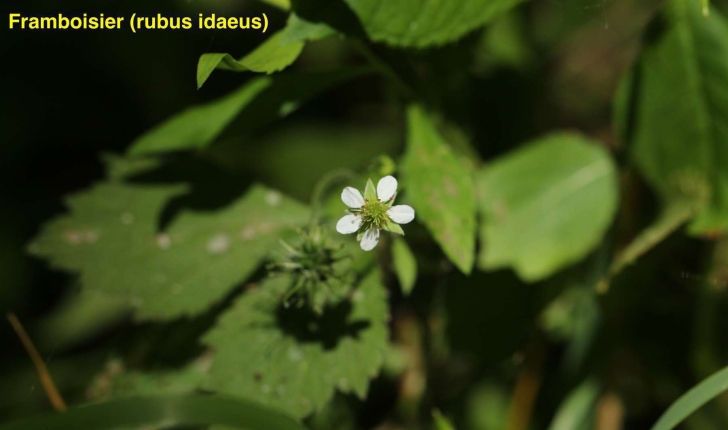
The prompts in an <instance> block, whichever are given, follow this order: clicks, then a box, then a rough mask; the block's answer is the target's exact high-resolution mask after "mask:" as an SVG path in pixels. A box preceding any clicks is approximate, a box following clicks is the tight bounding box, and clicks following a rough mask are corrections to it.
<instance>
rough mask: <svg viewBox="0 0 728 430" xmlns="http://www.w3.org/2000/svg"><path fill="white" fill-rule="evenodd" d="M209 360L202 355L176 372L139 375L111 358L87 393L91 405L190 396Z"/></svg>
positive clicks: (140, 373)
mask: <svg viewBox="0 0 728 430" xmlns="http://www.w3.org/2000/svg"><path fill="white" fill-rule="evenodd" d="M211 360H212V357H211V356H210V354H204V355H202V356H200V357H198V358H197V359H195V360H194V361H192V362H191V363H189V364H188V365H186V366H184V367H182V368H177V369H164V370H155V371H145V372H142V371H139V370H128V369H125V366H124V362H123V361H122V360H121V359H119V358H113V359H111V360H109V361H108V362H107V363H106V366H105V367H104V369H103V371H102V372H100V373H99V374H98V375H96V377H95V378H94V380H93V381H92V382H91V384H90V385H89V386H88V388H87V389H86V397H87V398H88V400H90V401H94V402H96V401H104V400H111V399H117V398H122V397H124V398H128V397H138V396H169V395H181V394H193V393H194V392H195V391H196V390H198V389H199V388H200V387H201V386H202V385H203V384H204V381H205V380H206V379H207V370H208V369H209V367H210V362H211Z"/></svg>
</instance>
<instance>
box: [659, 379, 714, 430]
mask: <svg viewBox="0 0 728 430" xmlns="http://www.w3.org/2000/svg"><path fill="white" fill-rule="evenodd" d="M727 389H728V367H726V368H725V369H723V370H721V371H718V372H716V373H714V374H713V375H712V376H710V377H708V378H707V379H705V380H703V382H701V383H699V384H698V385H696V386H695V387H693V388H692V389H691V390H690V391H688V392H687V393H685V394H683V395H682V396H681V397H680V398H679V399H677V400H676V401H675V403H673V404H672V405H671V406H670V407H669V408H668V409H667V411H665V413H664V414H662V416H661V417H660V419H659V420H658V421H657V423H656V424H655V425H654V426H653V427H652V429H651V430H672V429H673V428H675V427H676V426H677V425H678V424H680V423H681V422H682V421H683V420H685V418H687V417H688V416H690V414H692V413H693V412H695V411H697V410H698V409H699V408H700V407H701V406H703V405H704V404H706V403H708V402H709V401H711V400H713V399H714V398H715V397H716V396H718V395H719V394H720V393H722V392H724V391H726V390H727Z"/></svg>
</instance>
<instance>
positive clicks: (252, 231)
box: [30, 182, 308, 319]
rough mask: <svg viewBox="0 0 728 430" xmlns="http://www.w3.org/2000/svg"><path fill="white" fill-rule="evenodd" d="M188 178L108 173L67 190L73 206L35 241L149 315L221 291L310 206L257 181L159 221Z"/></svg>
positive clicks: (200, 307) (211, 299) (188, 311)
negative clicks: (204, 208)
mask: <svg viewBox="0 0 728 430" xmlns="http://www.w3.org/2000/svg"><path fill="white" fill-rule="evenodd" d="M185 190H186V187H185V186H180V185H155V186H149V185H132V184H125V183H119V182H102V183H99V184H97V185H96V186H95V187H93V188H92V189H91V190H89V191H86V192H83V193H79V194H76V195H73V196H71V197H70V198H69V199H68V200H67V206H68V208H69V210H70V213H69V214H67V215H64V216H61V217H59V218H57V219H55V220H53V221H51V222H49V223H48V224H46V225H45V226H44V228H43V231H42V232H41V234H40V235H39V236H38V237H37V238H36V239H35V241H34V242H33V243H32V244H31V246H30V251H31V252H32V253H33V254H34V255H37V256H40V257H44V258H46V259H48V260H49V261H50V263H51V264H52V265H53V266H54V267H57V268H61V269H65V270H68V271H72V272H79V274H80V276H81V282H82V285H83V287H84V288H85V289H87V290H94V291H100V292H103V293H107V294H109V295H111V296H115V297H119V298H122V299H125V300H127V301H128V302H129V303H130V304H131V305H133V306H134V307H135V308H136V314H137V317H138V318H141V319H150V318H157V319H169V318H175V317H179V316H182V315H192V314H196V313H199V312H202V311H204V310H205V309H207V308H208V307H209V306H210V305H211V304H213V303H215V302H217V301H218V300H220V299H222V298H223V297H224V296H225V295H226V294H227V293H228V292H229V291H230V289H231V288H232V287H233V286H235V285H237V284H239V283H240V282H242V281H244V280H245V279H246V278H247V277H248V276H249V275H251V274H252V273H253V271H254V270H255V269H256V268H257V267H258V265H259V263H260V261H261V259H262V258H263V257H264V256H265V254H266V253H267V252H268V250H269V249H271V247H273V246H276V244H277V240H278V238H279V237H280V235H281V232H282V231H283V230H285V229H287V228H289V227H291V226H294V225H299V224H302V223H304V222H306V221H307V218H308V210H307V209H306V208H305V207H303V206H301V205H300V204H298V203H295V202H293V201H291V200H289V199H288V198H286V197H284V196H282V195H281V194H280V193H278V192H277V191H273V190H269V189H266V188H265V187H262V186H254V187H253V188H252V189H250V191H249V192H248V193H247V194H246V195H245V196H244V197H242V198H241V199H239V200H238V201H236V202H234V203H233V204H231V205H230V206H228V207H227V208H224V209H222V210H219V211H217V212H189V211H187V212H183V213H181V214H180V215H179V216H177V217H176V218H175V219H174V220H173V221H172V223H171V225H170V226H169V228H168V229H167V230H166V231H158V227H157V226H158V223H159V218H160V214H161V213H162V210H163V208H164V206H165V205H166V203H167V202H168V201H169V200H170V199H171V198H172V197H174V196H179V195H180V194H182V193H184V192H185Z"/></svg>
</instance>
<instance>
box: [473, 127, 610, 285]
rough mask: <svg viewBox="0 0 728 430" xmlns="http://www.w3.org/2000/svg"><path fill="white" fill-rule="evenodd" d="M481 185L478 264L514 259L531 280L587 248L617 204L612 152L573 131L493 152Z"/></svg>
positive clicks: (508, 263)
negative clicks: (499, 153) (498, 154)
mask: <svg viewBox="0 0 728 430" xmlns="http://www.w3.org/2000/svg"><path fill="white" fill-rule="evenodd" d="M478 185H479V193H480V209H481V211H482V213H483V223H482V227H481V230H480V237H481V240H482V241H483V251H482V252H481V254H480V258H479V265H480V267H481V268H483V269H485V270H495V269H500V268H503V267H513V268H514V269H515V271H516V272H517V273H518V275H519V276H520V277H521V279H523V280H526V281H529V282H533V281H537V280H539V279H543V278H546V277H548V276H550V275H552V274H553V273H555V272H556V271H558V270H559V269H561V268H563V267H564V266H566V265H568V264H570V263H573V262H576V261H577V260H579V259H580V258H582V257H583V256H584V255H585V254H586V253H588V252H589V251H591V250H592V249H593V248H594V247H595V246H596V245H597V244H598V243H599V241H600V240H601V239H602V236H603V235H604V233H605V231H606V229H607V228H608V227H609V224H610V223H611V221H612V218H613V217H614V214H615V211H616V208H617V193H618V188H617V173H616V167H615V165H614V162H613V161H612V159H611V157H610V155H609V153H607V151H606V150H605V149H603V148H602V147H600V146H599V145H598V144H597V143H595V142H591V141H589V140H587V139H586V138H584V137H581V136H579V135H574V134H563V133H562V134H553V135H550V136H547V137H544V138H541V139H539V140H537V141H535V142H533V143H530V144H528V145H526V146H524V147H522V148H520V149H518V150H516V151H514V152H512V153H511V154H508V155H506V156H504V157H502V158H500V159H498V160H496V161H495V162H494V163H492V164H491V165H488V166H486V167H485V168H484V169H483V170H482V172H481V174H480V177H479V183H478Z"/></svg>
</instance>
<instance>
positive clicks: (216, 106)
mask: <svg viewBox="0 0 728 430" xmlns="http://www.w3.org/2000/svg"><path fill="white" fill-rule="evenodd" d="M371 71H372V69H371V68H352V69H343V70H336V71H330V72H316V73H297V74H285V73H282V74H280V75H275V76H261V77H258V78H255V79H253V80H251V81H249V82H248V83H246V84H245V85H243V86H241V87H240V88H239V89H237V90H235V91H234V92H232V93H230V94H228V95H226V96H225V97H221V98H220V99H217V100H215V101H212V102H210V103H208V104H205V105H200V106H194V107H191V108H188V109H187V110H185V111H183V112H182V113H180V114H178V115H176V116H174V117H172V118H171V119H169V120H167V121H166V122H163V123H162V124H160V125H158V126H157V127H155V128H153V129H152V130H150V131H148V132H147V133H145V134H143V135H141V136H139V137H138V138H137V139H136V140H135V141H134V142H132V145H131V148H129V151H128V153H129V155H133V156H139V155H147V154H156V153H161V152H169V151H180V150H190V149H201V148H205V147H207V146H208V145H210V144H212V143H213V142H215V141H218V140H221V139H224V138H225V136H234V137H235V138H236V139H238V140H240V138H244V137H247V136H249V135H250V134H251V133H253V132H254V131H256V130H259V129H261V128H263V127H265V126H267V125H269V124H271V123H272V122H275V121H276V120H278V119H280V118H284V117H286V116H288V115H289V114H291V113H292V112H294V111H296V110H297V109H298V108H299V107H300V106H301V105H302V104H303V103H305V102H306V101H308V100H309V99H310V98H312V97H314V96H315V95H317V94H319V93H321V92H324V91H326V90H328V89H330V88H332V87H334V86H336V85H339V84H341V83H343V82H346V81H348V80H351V79H354V78H357V77H360V76H362V75H365V74H367V73H370V72H371Z"/></svg>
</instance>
